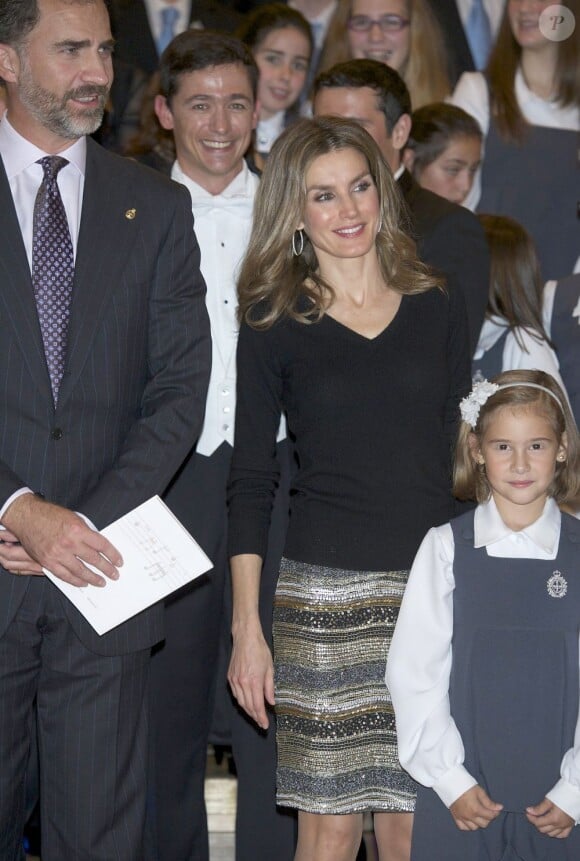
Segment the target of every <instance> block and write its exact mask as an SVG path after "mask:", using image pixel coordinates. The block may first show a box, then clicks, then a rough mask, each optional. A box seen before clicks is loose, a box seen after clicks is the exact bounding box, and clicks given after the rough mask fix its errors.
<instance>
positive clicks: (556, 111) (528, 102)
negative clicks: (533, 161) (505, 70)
mask: <svg viewBox="0 0 580 861" xmlns="http://www.w3.org/2000/svg"><path fill="white" fill-rule="evenodd" d="M515 94H516V99H517V102H518V105H519V107H520V110H521V112H522V114H523V116H524V118H525V119H526V120H527V122H528V123H530V125H533V126H544V127H545V128H550V129H569V130H572V131H578V130H580V112H579V111H578V108H577V107H576V106H575V105H568V106H567V107H562V106H561V105H560V104H559V103H558V102H555V101H553V100H547V99H542V98H540V96H537V95H536V94H535V93H533V92H532V91H531V90H530V88H529V87H528V85H527V84H526V82H525V80H524V76H523V74H522V71H521V69H518V71H517V72H516V77H515ZM448 101H449V102H450V103H451V104H453V105H457V107H458V108H463V110H464V111H467V113H468V114H471V116H472V117H475V119H476V120H477V122H478V123H479V125H480V127H481V130H482V132H483V137H484V141H485V138H486V137H487V133H488V131H489V91H488V87H487V82H486V80H485V77H484V76H483V74H482V73H481V72H464V73H463V75H462V76H461V77H460V79H459V81H458V82H457V86H456V87H455V91H454V92H453V94H452V95H451V96H450V97H449V99H448ZM484 150H485V143H484ZM484 158H485V156H484ZM480 197H481V170H479V171H478V172H477V175H476V177H475V181H474V183H473V186H472V188H471V191H470V192H469V194H468V195H467V197H466V199H465V201H464V202H463V205H464V206H466V207H467V208H468V209H471V210H472V211H473V210H475V208H476V206H477V204H478V203H479V199H480Z"/></svg>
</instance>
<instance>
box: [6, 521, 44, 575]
mask: <svg viewBox="0 0 580 861" xmlns="http://www.w3.org/2000/svg"><path fill="white" fill-rule="evenodd" d="M0 565H2V566H3V567H4V568H6V570H7V571H10V573H11V574H27V575H28V574H35V575H37V576H38V575H42V573H43V571H42V566H41V565H39V564H38V562H35V561H34V559H33V558H32V557H31V556H29V555H28V553H27V552H26V550H25V549H24V547H23V546H22V545H21V543H20V541H19V540H18V538H17V537H16V536H15V535H13V534H12V532H9V531H8V529H3V530H1V531H0Z"/></svg>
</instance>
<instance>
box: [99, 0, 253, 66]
mask: <svg viewBox="0 0 580 861" xmlns="http://www.w3.org/2000/svg"><path fill="white" fill-rule="evenodd" d="M109 14H110V16H111V27H112V30H113V35H114V37H115V39H116V40H117V41H116V45H115V56H116V57H118V58H119V59H120V60H124V61H125V62H126V63H131V64H132V65H134V66H137V67H138V68H140V69H143V71H144V72H146V73H147V74H148V75H152V74H153V73H154V72H156V71H157V67H158V65H159V55H158V53H157V46H156V44H155V40H154V38H153V34H152V33H151V28H150V26H149V18H148V16H147V8H146V6H145V2H144V0H111V2H110V5H109ZM240 21H241V16H240V15H239V14H238V13H237V12H235V11H234V10H233V9H231V8H229V7H228V6H227V5H222V4H221V3H219V2H217V0H192V3H191V16H190V26H191V27H198V28H203V29H205V30H218V31H220V32H222V31H223V32H225V33H231V32H233V31H234V30H235V29H236V27H237V26H238V24H239V23H240Z"/></svg>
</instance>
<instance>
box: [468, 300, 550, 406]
mask: <svg viewBox="0 0 580 861" xmlns="http://www.w3.org/2000/svg"><path fill="white" fill-rule="evenodd" d="M505 327H506V323H505V320H502V319H501V317H487V318H486V319H485V321H484V323H483V326H482V329H481V333H480V335H479V340H478V342H477V347H476V349H475V353H474V355H473V358H474V360H475V361H477V360H478V359H481V357H482V356H483V355H484V354H485V353H487V351H488V350H491V348H492V347H493V345H494V344H495V343H496V341H498V340H499V339H500V338H501V336H502V335H503V334H504V332H505ZM516 334H517V336H518V338H519V339H520V340H521V342H522V344H523V349H522V347H521V346H520V345H519V344H518V338H516ZM501 369H502V371H520V370H537V371H545V372H546V373H547V374H551V375H552V376H553V377H554V378H555V379H556V380H557V382H558V385H560V386H561V387H562V391H564V392H565V391H566V387H565V386H564V382H563V380H562V377H561V376H560V365H559V363H558V358H557V356H556V354H555V352H554V351H553V349H552V348H551V347H550V345H549V344H548V342H547V341H543V340H540V339H539V338H538V337H537V336H536V335H533V334H532V333H531V332H529V331H528V330H527V329H524V328H522V327H518V328H516V329H515V330H513V331H511V332H508V335H507V337H506V339H505V344H504V348H503V354H502V364H501Z"/></svg>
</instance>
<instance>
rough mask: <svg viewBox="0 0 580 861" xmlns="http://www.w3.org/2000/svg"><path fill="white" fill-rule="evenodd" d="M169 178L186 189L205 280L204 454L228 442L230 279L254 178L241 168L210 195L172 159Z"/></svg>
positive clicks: (232, 378)
mask: <svg viewBox="0 0 580 861" xmlns="http://www.w3.org/2000/svg"><path fill="white" fill-rule="evenodd" d="M171 177H172V179H174V180H175V181H176V182H180V183H182V185H185V186H186V188H187V189H188V190H189V193H190V194H191V204H192V209H193V216H194V220H195V235H196V236H197V241H198V242H199V247H200V249H201V272H202V275H203V277H204V279H205V283H206V285H207V294H206V304H207V310H208V314H209V319H210V324H211V338H212V369H211V377H210V382H209V389H208V395H207V403H206V411H205V420H204V425H203V430H202V432H201V436H200V438H199V441H198V443H197V452H198V453H199V454H202V455H205V456H206V457H209V456H210V455H211V454H213V453H214V451H216V449H217V448H219V446H220V445H221V444H222V443H223V442H227V443H228V445H233V444H234V417H235V406H236V400H235V395H236V345H237V340H238V323H237V319H236V310H237V305H238V300H237V293H236V279H237V275H238V269H239V265H240V263H241V260H242V258H243V256H244V254H245V252H246V248H247V245H248V241H249V238H250V231H251V228H252V216H253V211H254V196H255V194H256V190H257V188H258V184H259V179H258V177H257V176H255V174H253V173H251V171H250V170H249V169H248V166H247V165H246V163H245V162H244V166H243V169H242V170H241V171H240V173H238V175H237V176H236V177H235V178H234V179H233V180H232V182H231V183H230V184H229V185H228V187H227V188H226V189H224V191H223V192H222V193H221V194H217V195H213V194H210V193H209V192H208V191H206V190H205V189H204V188H202V187H201V186H200V185H198V184H197V183H196V182H194V181H193V180H192V179H190V178H189V177H188V176H186V174H185V173H184V172H183V170H182V169H181V167H180V166H179V163H178V162H177V161H176V162H175V163H174V165H173V169H172V171H171Z"/></svg>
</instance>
